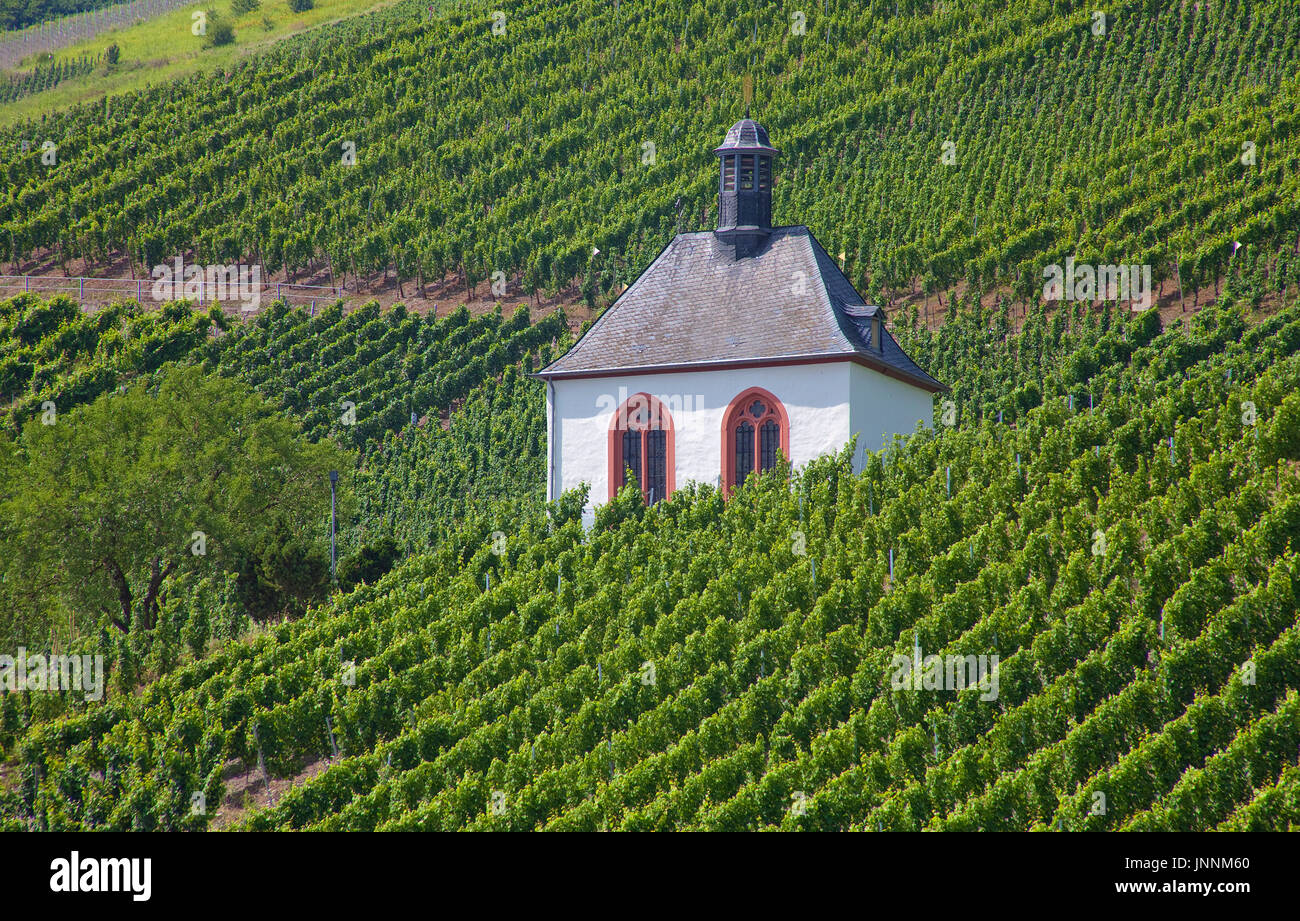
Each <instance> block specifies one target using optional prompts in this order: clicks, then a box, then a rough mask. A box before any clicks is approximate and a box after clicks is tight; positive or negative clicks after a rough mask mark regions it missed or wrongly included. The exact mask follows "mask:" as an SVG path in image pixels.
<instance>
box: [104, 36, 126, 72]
mask: <svg viewBox="0 0 1300 921" xmlns="http://www.w3.org/2000/svg"><path fill="white" fill-rule="evenodd" d="M121 57H122V49H121V48H119V47H117V42H114V43H113V44H111V45H109V46H108V49H107V50H106V51H105V52H104V63H105V64H107V65H108V66H109V67H112V66H113V65H114V64H116V63H117V62H118V59H119V58H121Z"/></svg>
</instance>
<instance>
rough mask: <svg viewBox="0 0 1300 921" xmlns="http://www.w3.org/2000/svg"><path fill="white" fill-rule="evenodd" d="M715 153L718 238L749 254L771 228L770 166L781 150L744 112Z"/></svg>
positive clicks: (740, 252)
mask: <svg viewBox="0 0 1300 921" xmlns="http://www.w3.org/2000/svg"><path fill="white" fill-rule="evenodd" d="M713 152H714V153H715V154H717V156H718V173H719V177H718V228H717V230H716V231H715V233H716V234H717V236H718V237H719V239H721V240H723V241H725V242H727V243H730V244H733V245H734V246H735V247H736V256H737V257H740V256H747V255H751V254H752V253H753V252H755V250H756V249H757V248H758V246H759V245H760V244H761V243H762V241H763V239H764V238H765V237H766V236H767V235H768V233H769V232H770V231H771V230H772V165H773V161H775V159H776V156H777V154H779V153H780V151H779V150H777V149H776V148H775V147H773V146H772V145H771V143H770V142H769V140H768V137H767V131H766V130H764V128H763V126H762V125H760V124H759V123H758V122H756V121H754V120H753V119H751V118H749V117H748V114H746V117H745V118H742V119H741V120H740V121H738V122H736V123H735V124H734V125H732V126H731V129H730V130H729V131H728V132H727V136H726V137H725V138H723V140H722V144H721V145H720V146H719V147H717V148H715V149H714V151H713Z"/></svg>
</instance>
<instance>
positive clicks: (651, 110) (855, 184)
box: [0, 0, 1300, 303]
mask: <svg viewBox="0 0 1300 921" xmlns="http://www.w3.org/2000/svg"><path fill="white" fill-rule="evenodd" d="M809 6H810V8H808V9H802V8H800V9H795V8H794V7H793V6H792V5H790V4H786V3H776V2H763V3H758V4H738V3H735V2H732V0H708V2H703V3H701V2H697V0H690V2H686V0H672V2H667V3H664V2H655V3H648V2H639V0H633V2H623V3H621V4H619V5H617V6H616V7H614V8H610V7H609V5H608V4H605V3H597V2H594V0H565V2H559V3H556V2H551V0H547V2H529V3H523V4H520V5H518V6H516V7H513V8H512V9H510V10H509V11H508V15H506V14H505V12H504V11H502V12H503V16H504V18H503V19H501V20H500V21H499V22H498V20H496V19H495V18H494V17H493V13H494V12H495V11H494V9H493V8H492V7H490V6H478V7H475V6H472V5H471V6H470V7H463V6H462V5H453V8H452V9H447V10H444V9H443V8H442V7H441V6H440V7H439V8H438V10H437V11H436V12H435V13H434V14H430V12H429V10H428V8H427V4H426V3H423V2H419V3H417V2H408V3H405V4H400V5H398V6H396V7H394V8H392V9H389V10H385V11H382V12H379V13H376V14H374V15H371V16H364V17H359V18H357V19H355V20H352V21H349V22H348V23H344V24H341V25H339V26H337V27H334V28H331V29H330V30H326V31H322V32H320V33H319V34H317V35H313V36H304V37H303V38H302V39H300V40H294V41H290V42H285V43H281V44H280V45H277V46H276V48H275V49H273V50H272V51H270V52H268V53H266V54H264V55H260V56H258V57H256V58H252V59H248V60H244V61H241V62H239V63H238V65H236V66H233V67H232V68H231V69H230V70H229V71H228V72H224V71H223V72H221V73H218V74H201V75H197V76H195V77H193V78H190V79H185V80H180V81H176V82H171V83H168V84H166V85H164V86H161V87H157V88H152V89H148V90H144V91H140V92H135V93H130V94H126V95H123V96H118V97H115V98H112V99H110V100H107V101H105V102H104V104H102V105H86V106H82V107H79V108H76V109H73V110H71V111H68V112H65V113H57V114H54V115H52V116H51V117H50V118H49V119H47V120H44V121H42V122H41V123H40V124H26V125H19V126H15V128H14V129H13V130H12V131H10V132H8V133H6V134H4V135H3V136H2V137H0V140H3V141H4V143H0V175H3V176H4V177H5V178H6V180H7V187H8V190H9V191H8V194H7V195H4V196H0V252H4V254H5V255H6V256H8V257H9V259H10V261H11V262H13V263H22V262H24V261H25V260H27V259H28V258H32V259H35V260H37V261H38V262H44V263H46V264H49V263H51V262H53V263H58V262H60V261H65V260H67V259H75V258H83V257H84V258H86V259H88V260H89V261H90V263H91V264H92V267H94V266H96V265H98V264H100V263H102V262H103V261H104V260H106V259H109V258H110V257H112V255H113V254H121V253H127V254H130V256H131V258H133V259H134V260H136V261H137V262H139V263H140V265H141V266H142V267H143V268H144V269H145V270H146V271H147V269H148V267H150V266H152V265H154V264H156V263H158V262H160V261H163V260H169V259H171V258H173V257H174V256H175V255H176V254H177V253H190V254H192V257H193V258H192V261H196V262H219V263H228V262H231V261H233V260H241V259H242V260H246V261H249V262H253V261H260V262H261V264H262V265H264V266H265V267H266V269H267V270H268V271H269V272H277V271H280V270H284V271H287V272H291V273H292V272H296V271H299V270H302V269H304V268H313V269H318V268H321V267H323V266H325V265H328V266H330V269H331V272H337V273H339V274H341V275H346V274H348V273H352V274H354V275H357V274H360V275H362V276H367V275H369V274H371V273H378V272H383V273H385V277H387V272H388V271H389V270H393V271H395V272H396V273H397V275H398V277H399V278H403V279H412V280H415V279H419V280H427V279H435V280H437V279H444V278H448V277H451V276H453V275H456V276H459V277H460V279H461V280H462V281H463V282H464V284H465V285H466V287H467V288H473V287H474V286H476V285H480V284H481V283H483V282H484V281H485V280H487V279H488V278H489V277H490V276H491V274H492V273H493V272H494V271H500V272H503V273H505V275H506V276H507V277H508V278H509V279H510V280H511V283H512V284H514V283H517V284H519V285H520V286H521V287H522V289H523V290H524V291H527V292H532V291H534V290H538V289H547V290H557V289H562V288H568V287H569V286H571V285H572V284H573V283H574V282H575V281H579V282H581V284H582V285H583V287H584V290H585V293H586V294H587V296H588V297H590V298H593V299H595V298H596V297H598V296H600V295H603V294H608V293H610V292H613V291H615V290H617V288H618V286H619V285H620V284H622V283H628V282H630V281H631V280H632V279H633V278H634V277H635V276H636V274H637V273H638V272H639V271H640V270H641V269H642V268H644V267H645V265H646V264H647V263H648V262H649V260H650V258H651V257H652V256H653V255H654V254H655V253H656V252H657V251H658V249H659V247H660V246H661V245H662V242H663V240H664V239H665V238H666V235H667V234H668V232H669V231H670V230H672V229H673V228H675V227H682V228H683V229H689V228H692V227H701V226H703V227H707V226H711V225H712V221H711V219H710V212H711V210H712V209H713V208H714V207H715V202H714V201H713V185H714V175H713V171H712V169H711V164H710V163H709V162H707V157H704V159H703V160H702V159H701V157H702V152H703V151H707V150H709V149H710V148H711V147H712V145H713V144H714V143H715V142H716V140H717V133H718V126H719V125H725V124H729V123H731V122H732V121H734V119H735V117H736V115H737V114H738V109H739V106H740V103H739V98H740V95H741V88H740V85H739V84H740V75H741V74H748V75H750V76H752V77H753V78H754V81H755V90H754V92H755V100H756V106H757V108H758V114H760V115H761V118H762V120H763V122H764V124H765V125H766V127H767V128H768V129H769V130H771V131H772V137H773V138H774V139H775V143H776V144H777V145H778V146H780V147H781V149H782V151H783V155H782V157H781V158H780V159H779V160H778V161H777V164H776V170H777V173H776V186H775V196H776V202H775V206H776V214H777V215H778V219H779V220H789V221H802V222H805V223H807V224H808V225H809V226H810V227H811V228H812V229H813V230H814V231H815V233H816V234H817V236H818V238H819V239H820V240H821V241H822V243H823V244H824V245H825V246H826V248H827V250H828V251H829V252H830V253H832V254H838V253H843V254H844V261H845V263H846V266H847V269H848V272H849V274H850V276H851V278H852V279H853V280H854V281H855V282H856V283H857V284H858V286H859V288H860V289H862V290H863V291H864V292H867V293H868V296H869V299H870V300H873V301H879V302H882V303H884V302H888V301H891V300H896V299H898V298H900V297H902V296H905V295H913V296H920V295H922V294H925V295H926V296H933V295H934V294H936V293H937V294H943V293H945V292H947V291H949V290H950V289H951V288H952V287H955V286H957V285H959V284H961V283H965V282H975V283H978V284H979V285H980V286H982V287H983V288H985V289H989V288H993V287H1002V288H1004V289H1009V290H1011V291H1014V292H1015V293H1016V295H1017V296H1019V297H1021V298H1027V297H1028V296H1029V295H1031V294H1034V293H1035V292H1037V291H1038V290H1039V288H1040V286H1041V285H1042V269H1043V266H1044V265H1047V264H1054V263H1060V262H1062V261H1063V259H1064V258H1065V257H1066V256H1067V255H1073V256H1074V257H1075V258H1076V259H1077V260H1078V261H1080V262H1090V263H1109V262H1116V261H1118V262H1122V263H1126V264H1145V265H1150V266H1151V267H1152V271H1153V277H1154V281H1155V282H1156V283H1157V284H1158V285H1159V286H1160V287H1161V288H1162V289H1164V290H1165V292H1166V293H1167V294H1168V293H1171V292H1173V291H1175V290H1177V291H1181V292H1182V293H1183V295H1185V296H1186V297H1187V298H1188V299H1189V300H1191V299H1193V298H1194V297H1196V298H1199V297H1200V295H1199V291H1200V289H1202V288H1207V287H1208V288H1212V289H1214V290H1215V291H1216V293H1217V285H1218V280H1219V279H1220V278H1221V277H1222V276H1224V275H1225V274H1228V271H1229V269H1230V268H1231V267H1235V266H1237V265H1238V264H1245V266H1246V267H1247V268H1248V269H1249V270H1250V271H1256V272H1259V273H1260V274H1261V275H1263V276H1265V277H1266V278H1267V285H1266V286H1267V287H1269V288H1270V290H1273V291H1275V292H1292V293H1291V296H1292V297H1294V290H1295V289H1296V286H1297V283H1300V275H1298V274H1297V272H1298V271H1300V264H1298V263H1297V262H1296V261H1295V259H1294V258H1290V259H1289V261H1288V257H1289V256H1293V254H1294V252H1295V249H1296V244H1297V238H1296V227H1297V225H1298V224H1300V210H1298V209H1300V205H1297V204H1296V203H1297V201H1300V197H1298V196H1297V190H1298V187H1297V182H1300V179H1297V176H1300V170H1297V169H1296V164H1297V157H1298V156H1300V154H1298V149H1297V138H1298V137H1300V134H1298V132H1300V120H1297V117H1296V115H1295V112H1296V110H1297V101H1298V100H1300V96H1298V95H1297V94H1298V93H1300V84H1298V83H1297V78H1296V73H1297V71H1296V63H1297V61H1298V60H1300V31H1297V30H1296V29H1295V28H1294V27H1293V22H1292V20H1293V11H1292V9H1291V4H1290V3H1289V0H1265V2H1255V0H1252V2H1246V0H1225V2H1215V3H1152V2H1147V0H1126V2H1121V3H1117V4H1112V5H1110V6H1108V7H1107V9H1106V10H1105V11H1103V12H1104V16H1103V17H1102V19H1101V20H1098V19H1097V15H1096V12H1097V11H1095V10H1094V6H1095V4H1084V3H1076V2H1064V3H1062V2H1046V0H1030V2H1026V0H1016V2H1011V3H1008V2H1003V0H969V2H961V3H943V4H935V3H932V2H931V0H901V2H895V0H872V2H869V3H864V4H858V5H855V6H853V7H836V6H835V5H833V4H832V5H831V6H829V7H828V6H826V5H825V4H822V5H817V4H812V5H809ZM231 100H235V102H234V103H233V104H232V102H231ZM232 105H233V107H232ZM163 125H165V126H167V127H166V129H165V130H164V129H162V128H158V127H156V126H163ZM1120 125H1122V126H1123V127H1122V128H1121V127H1119V126H1120ZM213 126H219V127H217V128H216V129H215V130H214V129H213ZM24 138H26V139H29V140H31V139H33V138H35V139H36V140H37V141H40V142H43V141H44V140H46V139H48V140H50V141H52V142H54V143H55V144H56V146H57V151H58V154H57V162H55V163H54V164H53V165H47V164H45V163H43V162H42V159H41V145H40V143H35V144H32V145H31V146H29V148H28V149H27V151H26V152H23V150H22V147H21V145H20V144H19V141H20V140H21V139H24ZM597 250H598V251H599V254H597V253H596V251H597Z"/></svg>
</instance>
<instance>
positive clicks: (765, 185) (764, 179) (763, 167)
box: [758, 157, 772, 192]
mask: <svg viewBox="0 0 1300 921" xmlns="http://www.w3.org/2000/svg"><path fill="white" fill-rule="evenodd" d="M771 187H772V161H771V160H769V159H768V158H767V157H759V158H758V188H759V189H760V190H761V191H763V192H766V191H767V190H768V189H770V188H771Z"/></svg>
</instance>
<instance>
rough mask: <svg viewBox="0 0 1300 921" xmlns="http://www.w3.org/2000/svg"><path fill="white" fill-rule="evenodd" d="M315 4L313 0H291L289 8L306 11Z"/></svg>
mask: <svg viewBox="0 0 1300 921" xmlns="http://www.w3.org/2000/svg"><path fill="white" fill-rule="evenodd" d="M315 5H316V4H315V3H313V2H312V0H289V9H290V10H292V11H293V12H295V13H305V12H307V11H308V10H309V9H311V8H312V7H313V6H315Z"/></svg>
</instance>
